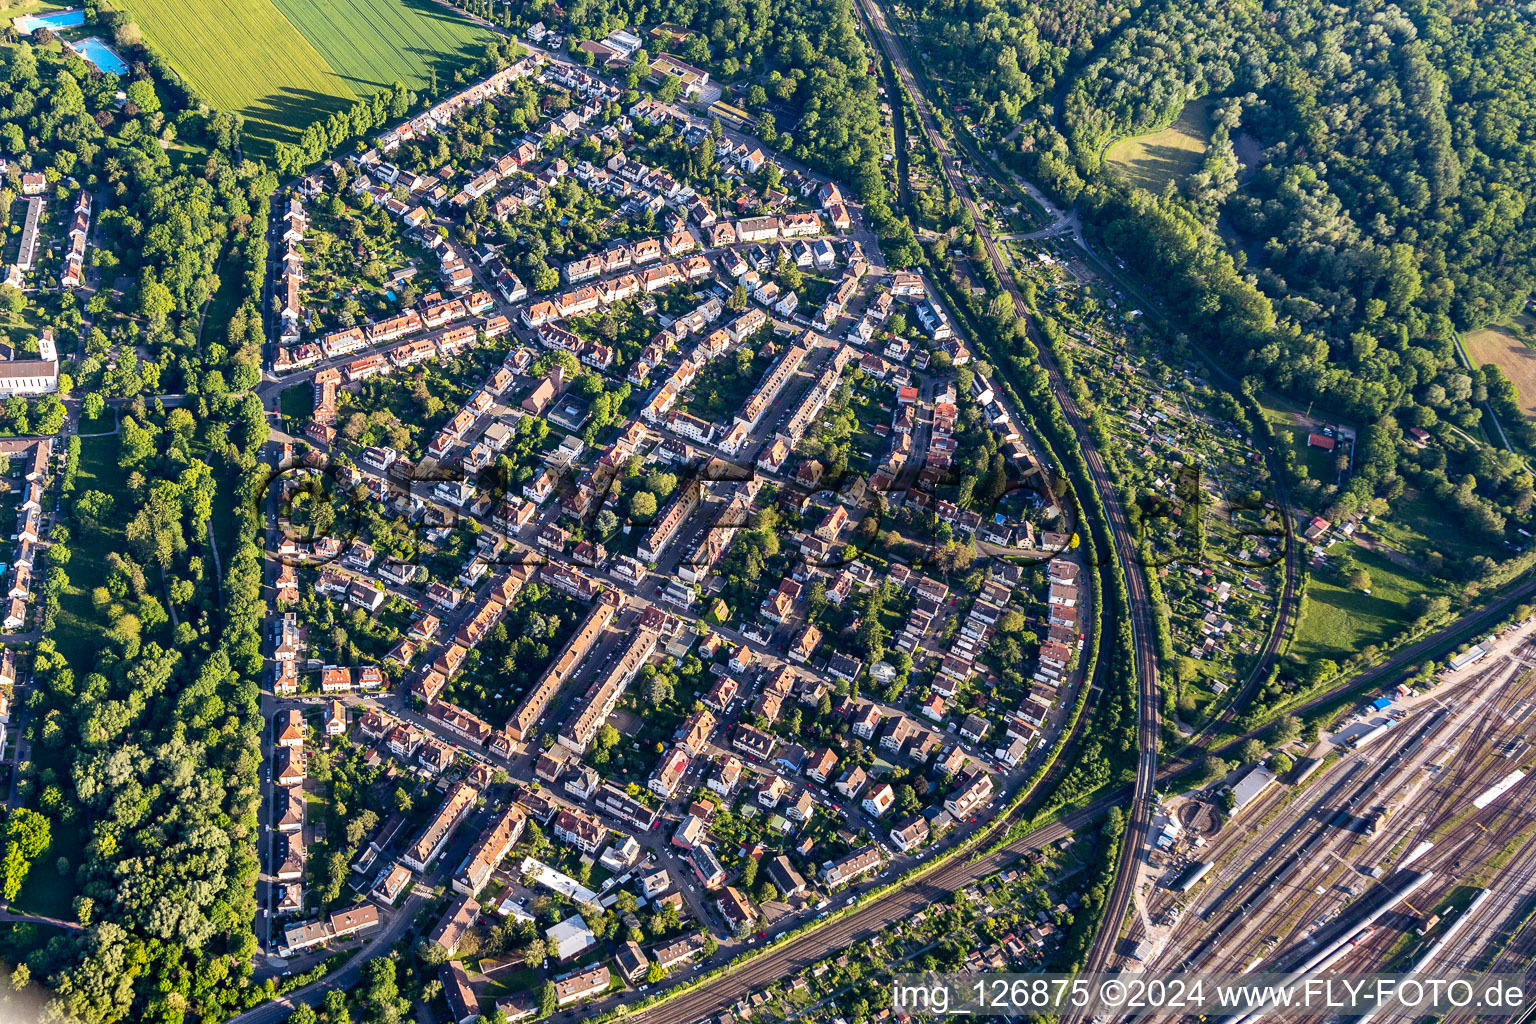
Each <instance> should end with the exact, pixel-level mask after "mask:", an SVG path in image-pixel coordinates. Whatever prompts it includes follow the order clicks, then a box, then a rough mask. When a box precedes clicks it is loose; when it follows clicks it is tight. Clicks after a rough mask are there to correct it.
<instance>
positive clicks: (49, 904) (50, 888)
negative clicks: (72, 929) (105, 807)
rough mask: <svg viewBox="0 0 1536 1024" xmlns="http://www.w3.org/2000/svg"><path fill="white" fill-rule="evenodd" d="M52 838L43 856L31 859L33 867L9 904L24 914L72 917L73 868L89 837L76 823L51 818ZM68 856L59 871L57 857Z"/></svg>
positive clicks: (78, 863)
mask: <svg viewBox="0 0 1536 1024" xmlns="http://www.w3.org/2000/svg"><path fill="white" fill-rule="evenodd" d="M52 827H53V834H52V839H53V842H52V843H51V844H50V845H49V847H48V849H47V850H45V851H43V854H42V856H40V857H38V858H37V860H35V861H33V862H32V868H31V870H29V871H28V872H27V877H26V880H25V881H24V882H22V883H21V891H20V892H18V893H17V894H16V898H15V899H14V900H12V901H11V908H12V909H13V910H16V911H19V912H21V913H23V914H36V915H37V916H39V917H56V918H59V919H60V920H62V921H72V920H74V917H75V909H74V901H75V893H76V891H77V890H76V888H75V869H76V868H78V867H79V866H80V861H81V856H82V854H81V851H83V850H84V849H85V844H86V842H87V841H88V840H89V839H90V838H91V837H90V836H89V835H88V834H87V833H86V831H85V830H84V829H83V828H81V827H80V826H79V825H78V824H71V823H68V822H61V821H59V820H58V819H57V818H55V819H54V820H53V822H52ZM60 857H65V858H67V859H68V860H69V868H68V873H67V874H64V875H61V874H59V867H58V860H59V858H60Z"/></svg>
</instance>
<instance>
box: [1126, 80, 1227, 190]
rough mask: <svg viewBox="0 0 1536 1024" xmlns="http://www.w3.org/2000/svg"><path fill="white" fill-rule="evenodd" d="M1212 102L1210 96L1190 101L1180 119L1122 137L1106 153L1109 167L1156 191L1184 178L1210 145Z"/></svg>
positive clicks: (1133, 182) (1198, 163) (1143, 186)
mask: <svg viewBox="0 0 1536 1024" xmlns="http://www.w3.org/2000/svg"><path fill="white" fill-rule="evenodd" d="M1210 105H1211V101H1210V98H1209V97H1206V98H1205V99H1199V100H1194V101H1193V102H1190V103H1186V104H1185V105H1184V109H1183V110H1182V111H1180V112H1179V119H1178V120H1177V121H1175V122H1174V123H1173V124H1171V125H1169V126H1168V127H1167V128H1164V129H1163V130H1162V131H1160V132H1154V133H1152V134H1150V135H1135V136H1132V137H1131V138H1128V139H1121V140H1120V141H1119V142H1116V143H1115V144H1114V145H1112V146H1110V147H1109V149H1108V150H1107V151H1106V152H1105V153H1104V165H1105V167H1106V168H1108V169H1109V170H1110V172H1111V173H1113V174H1115V175H1116V176H1117V177H1119V178H1121V179H1122V180H1124V181H1127V182H1129V183H1130V184H1132V185H1136V186H1139V187H1141V188H1144V189H1148V190H1149V191H1152V192H1161V191H1162V190H1163V186H1164V185H1165V184H1166V183H1167V182H1169V181H1170V180H1171V181H1178V182H1182V181H1183V180H1184V179H1185V178H1186V177H1188V176H1189V175H1190V174H1191V173H1193V172H1194V170H1195V169H1196V168H1197V167H1199V166H1200V158H1201V157H1202V156H1204V155H1205V148H1206V146H1208V145H1210V141H1211V132H1210V114H1209V110H1210Z"/></svg>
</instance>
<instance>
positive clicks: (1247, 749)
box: [1237, 739, 1265, 764]
mask: <svg viewBox="0 0 1536 1024" xmlns="http://www.w3.org/2000/svg"><path fill="white" fill-rule="evenodd" d="M1264 749H1265V748H1264V744H1263V743H1262V742H1261V741H1259V740H1256V739H1246V740H1243V742H1242V743H1241V744H1239V745H1238V748H1237V763H1238V764H1253V763H1254V762H1255V761H1257V760H1259V759H1260V758H1261V757H1263V756H1264Z"/></svg>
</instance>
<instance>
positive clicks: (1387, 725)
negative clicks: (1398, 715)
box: [1349, 721, 1397, 750]
mask: <svg viewBox="0 0 1536 1024" xmlns="http://www.w3.org/2000/svg"><path fill="white" fill-rule="evenodd" d="M1396 724H1397V722H1395V721H1387V722H1383V723H1382V724H1381V725H1378V726H1377V727H1376V728H1374V729H1371V730H1369V731H1367V732H1362V733H1358V734H1357V735H1354V736H1351V737H1350V738H1349V749H1350V750H1359V749H1360V748H1361V747H1365V746H1369V745H1370V744H1372V743H1375V742H1376V741H1377V740H1379V739H1381V738H1382V737H1383V736H1385V735H1386V734H1387V733H1388V731H1390V730H1391V728H1392V727H1393V726H1394V725H1396Z"/></svg>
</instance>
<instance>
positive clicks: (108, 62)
mask: <svg viewBox="0 0 1536 1024" xmlns="http://www.w3.org/2000/svg"><path fill="white" fill-rule="evenodd" d="M69 45H70V48H71V49H73V50H74V51H75V52H76V53H78V54H79V55H80V56H82V57H84V58H85V59H86V60H88V61H90V62H91V63H92V64H95V65H96V66H97V67H98V68H101V70H103V71H105V72H106V73H107V74H109V75H123V74H127V73H128V65H127V64H125V63H124V62H123V58H121V57H119V56H118V55H117V53H116V52H115V51H114V50H113V49H112V47H110V46H108V45H107V44H106V43H104V42H102V41H101V40H100V39H97V38H96V37H95V36H91V37H90V38H89V39H82V40H80V41H79V42H78V43H70V44H69Z"/></svg>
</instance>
